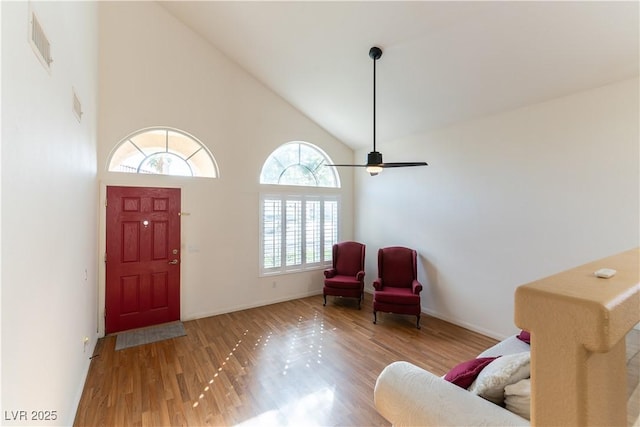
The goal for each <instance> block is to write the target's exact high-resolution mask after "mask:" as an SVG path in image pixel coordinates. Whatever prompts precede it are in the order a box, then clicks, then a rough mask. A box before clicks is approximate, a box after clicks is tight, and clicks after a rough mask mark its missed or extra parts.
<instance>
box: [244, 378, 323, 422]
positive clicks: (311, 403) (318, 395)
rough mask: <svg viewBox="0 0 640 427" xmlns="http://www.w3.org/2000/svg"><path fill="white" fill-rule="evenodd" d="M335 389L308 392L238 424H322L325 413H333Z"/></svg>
mask: <svg viewBox="0 0 640 427" xmlns="http://www.w3.org/2000/svg"><path fill="white" fill-rule="evenodd" d="M333 398H334V392H333V389H330V388H328V387H325V388H323V389H321V390H318V391H316V392H314V393H311V394H308V395H306V396H304V397H301V398H300V399H297V400H296V401H294V402H291V403H289V404H287V405H286V406H284V407H282V408H280V409H273V410H271V411H267V412H264V413H262V414H260V415H258V416H256V417H253V418H251V419H248V420H246V421H244V422H242V423H240V424H236V426H261V427H268V426H274V427H275V426H322V425H326V420H325V419H324V417H323V415H324V414H329V413H331V407H332V406H333Z"/></svg>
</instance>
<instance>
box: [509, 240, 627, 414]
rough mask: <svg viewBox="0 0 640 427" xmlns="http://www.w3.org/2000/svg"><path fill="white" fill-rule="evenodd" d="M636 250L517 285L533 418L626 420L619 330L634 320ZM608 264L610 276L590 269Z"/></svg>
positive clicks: (518, 322) (624, 330) (518, 321)
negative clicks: (528, 353) (528, 335)
mask: <svg viewBox="0 0 640 427" xmlns="http://www.w3.org/2000/svg"><path fill="white" fill-rule="evenodd" d="M639 259H640V249H638V248H636V249H633V250H630V251H627V252H623V253H620V254H617V255H614V256H611V257H608V258H603V259H601V260H598V261H594V262H591V263H588V264H585V265H582V266H580V267H577V268H573V269H571V270H567V271H565V272H562V273H559V274H556V275H553V276H550V277H548V278H545V279H542V280H538V281H535V282H532V283H529V284H526V285H522V286H520V287H518V289H517V290H516V296H515V323H516V325H517V326H518V327H520V328H522V329H525V330H528V331H530V332H531V424H532V425H534V426H558V425H561V426H576V427H577V426H581V427H582V426H595V425H600V426H625V425H626V424H627V418H626V414H627V407H626V405H627V395H626V380H627V377H626V363H625V362H626V360H625V345H626V344H625V335H626V334H627V332H628V331H629V330H630V329H631V328H633V326H634V325H635V324H637V323H638V322H640V270H639ZM602 268H609V269H614V270H616V274H615V275H614V276H613V277H611V278H608V279H603V278H598V277H596V276H595V275H594V272H595V271H597V270H599V269H602Z"/></svg>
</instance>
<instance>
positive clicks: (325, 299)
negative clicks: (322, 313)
mask: <svg viewBox="0 0 640 427" xmlns="http://www.w3.org/2000/svg"><path fill="white" fill-rule="evenodd" d="M322 296H323V297H324V304H322V305H323V306H326V305H327V296H326V295H322Z"/></svg>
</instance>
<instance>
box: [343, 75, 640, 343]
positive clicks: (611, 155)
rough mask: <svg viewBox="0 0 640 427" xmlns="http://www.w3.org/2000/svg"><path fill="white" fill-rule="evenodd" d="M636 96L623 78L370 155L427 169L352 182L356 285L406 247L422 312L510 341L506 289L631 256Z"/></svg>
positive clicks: (638, 171) (635, 223) (634, 86)
mask: <svg viewBox="0 0 640 427" xmlns="http://www.w3.org/2000/svg"><path fill="white" fill-rule="evenodd" d="M638 91H639V87H638V79H633V80H630V81H624V82H620V83H616V84H612V85H609V86H605V87H601V88H597V89H594V90H590V91H586V92H582V93H577V94H574V95H571V96H567V97H564V98H560V99H555V100H552V101H549V102H545V103H541V104H537V105H531V106H528V107H525V108H521V109H518V110H513V111H509V112H505V113H502V114H498V115H494V116H491V117H486V118H481V119H477V120H474V121H469V122H466V123H460V124H457V125H454V126H451V127H448V128H446V129H442V130H439V131H437V132H431V133H427V134H423V135H417V136H412V137H408V138H405V139H403V140H400V141H394V142H393V143H392V144H380V145H379V150H380V151H381V152H383V153H384V156H385V160H387V161H405V160H408V161H418V160H424V161H427V162H428V163H429V166H428V167H423V168H413V169H396V170H385V171H384V172H383V173H382V174H380V175H379V176H377V177H369V176H368V175H366V174H364V173H362V174H357V175H356V188H357V193H356V194H357V195H356V218H357V219H358V220H357V221H356V233H355V237H356V239H358V240H361V241H363V242H365V243H366V244H367V261H366V262H367V277H368V278H373V277H375V276H376V274H377V264H376V263H377V259H376V251H377V248H379V247H384V246H391V245H404V246H409V247H412V248H415V249H416V250H417V251H418V253H419V258H420V272H419V276H420V277H419V278H420V279H421V280H422V282H423V285H424V286H425V289H424V291H423V292H422V306H423V311H425V312H427V313H429V314H433V315H435V316H437V317H441V318H444V319H447V320H450V321H452V322H454V323H457V324H460V325H464V326H466V327H469V328H470V329H474V330H477V331H480V332H483V333H485V334H487V335H490V336H493V337H496V338H501V337H504V336H506V335H508V334H510V333H512V332H514V331H515V330H516V327H515V326H514V323H513V308H514V291H515V289H516V287H518V286H519V285H521V284H524V283H527V282H529V281H532V280H534V279H538V278H542V277H545V276H548V275H551V274H553V273H556V272H559V271H562V270H565V269H567V268H570V267H574V266H577V265H580V264H583V263H585V262H587V261H592V260H595V259H598V258H601V257H604V256H607V255H611V254H614V253H618V252H621V251H623V250H626V249H629V248H632V247H635V246H638V244H639V222H640V215H639V203H640V201H639V200H640V199H639V193H640V190H639V179H640V168H639V161H640V159H639V153H640V150H639V141H640V134H639V130H638V117H639V111H638ZM366 151H367V150H362V151H360V152H358V153H356V158H365V156H366ZM603 267H605V266H603ZM369 286H370V283H369ZM369 290H371V289H370V288H369Z"/></svg>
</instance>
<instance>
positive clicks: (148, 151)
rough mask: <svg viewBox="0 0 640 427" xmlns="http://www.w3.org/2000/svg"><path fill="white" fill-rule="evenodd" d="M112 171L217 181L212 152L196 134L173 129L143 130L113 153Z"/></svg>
mask: <svg viewBox="0 0 640 427" xmlns="http://www.w3.org/2000/svg"><path fill="white" fill-rule="evenodd" d="M108 170H109V171H111V172H128V173H143V174H154V175H174V176H195V177H205V178H217V177H218V166H217V165H216V162H215V159H214V158H213V155H212V154H211V152H210V151H209V150H208V149H207V147H205V145H204V144H203V143H202V142H200V141H199V140H198V139H197V138H196V137H194V136H193V135H190V134H188V133H187V132H184V131H181V130H178V129H171V128H147V129H141V130H138V131H136V132H133V133H132V134H130V135H128V136H127V137H125V138H124V139H123V140H122V141H120V142H119V143H118V145H117V146H116V148H115V149H114V150H113V152H112V154H111V156H110V160H109V167H108Z"/></svg>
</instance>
